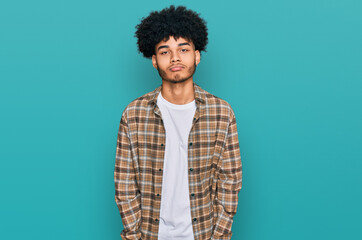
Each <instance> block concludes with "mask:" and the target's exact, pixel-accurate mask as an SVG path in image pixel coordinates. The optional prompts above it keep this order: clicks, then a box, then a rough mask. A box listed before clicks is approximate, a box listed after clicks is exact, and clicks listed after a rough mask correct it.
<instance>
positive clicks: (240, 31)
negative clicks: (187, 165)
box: [0, 0, 362, 240]
mask: <svg viewBox="0 0 362 240" xmlns="http://www.w3.org/2000/svg"><path fill="white" fill-rule="evenodd" d="M171 3H173V4H176V5H181V4H182V5H186V6H187V7H189V8H191V9H193V10H195V11H197V12H200V13H201V16H202V17H204V18H205V19H206V20H207V22H208V28H209V45H208V48H207V49H208V52H206V53H203V54H202V60H201V64H200V65H199V67H198V69H197V73H196V75H195V77H194V79H195V82H197V83H198V84H199V85H200V86H201V87H202V88H204V89H205V90H207V91H209V92H211V93H213V94H215V95H216V96H219V97H221V98H223V99H225V100H227V101H228V102H229V103H230V104H231V105H232V107H233V109H234V111H235V113H236V117H237V124H238V130H239V140H240V147H241V152H242V163H243V188H242V190H241V192H240V194H239V197H240V200H239V207H238V212H237V214H236V216H235V219H234V225H233V228H232V230H233V238H232V239H240V240H241V239H245V240H264V239H265V240H270V239H277V240H290V239H293V240H299V239H301V240H302V239H303V240H304V239H329V240H334V239H362V234H361V227H362V221H361V217H362V206H361V202H362V188H361V181H362V176H361V169H362V150H361V147H362V126H361V122H362V107H361V106H362V94H361V93H362V71H361V69H362V59H361V56H362V44H361V43H362V31H361V29H362V14H361V13H362V2H361V1H360V0H343V1H342V0H339V1H337V0H303V1H302V0H299V1H291V0H273V1H272V0H254V1H225V2H221V1H191V0H190V1H115V0H104V1H94V0H87V1H85V0H72V1H71V0H64V1H49V0H33V1H25V0H14V1H1V3H0V79H1V82H0V106H1V108H0V115H1V118H0V119H1V124H0V132H1V134H0V144H1V145H0V146H1V148H0V149H1V150H0V158H1V162H0V164H1V165H0V189H1V198H0V238H1V239H54V240H57V239H69V240H71V239H87V240H93V239H120V236H119V234H120V232H121V230H122V223H121V217H120V215H119V212H118V209H117V206H116V204H115V201H114V185H113V170H114V162H115V151H116V138H117V131H118V124H119V121H120V117H121V114H122V111H123V109H124V108H125V107H126V105H127V104H128V103H129V102H130V101H131V100H133V99H135V98H136V97H139V96H141V95H143V94H145V93H147V92H149V91H152V90H153V89H154V88H156V87H157V86H159V85H160V84H161V81H160V78H159V76H158V73H157V72H156V71H155V70H154V69H153V67H152V65H151V62H150V60H148V59H144V58H143V57H142V56H141V54H138V53H137V48H136V39H135V38H134V31H135V28H134V27H135V25H136V24H138V23H139V21H140V19H141V18H142V17H143V16H146V15H148V13H149V12H150V11H151V10H160V9H162V8H164V7H166V6H169V5H170V4H171Z"/></svg>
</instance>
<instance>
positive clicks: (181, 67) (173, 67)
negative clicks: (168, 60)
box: [169, 65, 184, 72]
mask: <svg viewBox="0 0 362 240" xmlns="http://www.w3.org/2000/svg"><path fill="white" fill-rule="evenodd" d="M183 68H184V67H183V66H181V65H174V66H171V67H170V68H169V69H170V70H171V71H172V72H177V71H181V70H182V69H183Z"/></svg>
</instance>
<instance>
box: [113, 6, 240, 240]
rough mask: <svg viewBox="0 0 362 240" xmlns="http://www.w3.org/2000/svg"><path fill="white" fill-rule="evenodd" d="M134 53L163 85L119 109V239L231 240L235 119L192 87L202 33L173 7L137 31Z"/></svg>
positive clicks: (195, 19)
mask: <svg viewBox="0 0 362 240" xmlns="http://www.w3.org/2000/svg"><path fill="white" fill-rule="evenodd" d="M136 28H137V31H136V37H137V38H138V42H137V44H138V48H139V51H140V52H142V53H143V55H144V56H145V57H147V58H152V64H153V66H154V67H155V68H156V69H157V70H158V72H159V75H160V77H161V79H162V85H161V86H160V87H158V88H156V89H155V90H154V91H152V92H149V93H147V94H145V95H143V96H141V97H139V98H137V99H135V100H134V101H132V102H131V103H130V104H129V105H128V106H127V107H126V108H125V110H124V112H123V115H122V118H121V121H120V127H119V132H118V139H117V152H116V165H115V173H114V178H115V187H116V195H115V199H116V202H117V205H118V208H119V211H120V213H121V217H122V222H123V226H124V229H123V231H122V233H121V237H122V239H134V240H136V239H137V240H138V239H143V240H209V239H215V240H216V239H230V238H231V235H232V232H231V226H232V223H233V216H234V215H235V213H236V209H237V204H238V193H239V191H240V189H241V186H242V171H241V170H242V169H241V159H240V151H239V143H238V135H237V129H236V121H235V115H234V112H233V110H232V108H231V107H230V105H229V104H228V103H227V102H226V101H224V100H222V99H220V98H218V97H215V96H214V95H212V94H210V93H208V92H206V91H205V90H203V89H201V88H200V87H199V86H198V85H196V84H195V83H194V82H193V74H194V72H195V70H196V66H197V65H198V64H199V63H200V57H201V56H200V51H203V50H205V48H206V44H207V28H206V23H205V21H204V20H203V19H202V18H200V17H199V14H197V13H195V12H193V11H191V10H187V9H186V8H185V7H177V8H175V7H174V6H170V7H169V8H166V9H163V10H162V11H160V12H151V14H150V15H149V16H148V17H147V18H143V19H142V21H141V23H140V24H139V25H137V27H136Z"/></svg>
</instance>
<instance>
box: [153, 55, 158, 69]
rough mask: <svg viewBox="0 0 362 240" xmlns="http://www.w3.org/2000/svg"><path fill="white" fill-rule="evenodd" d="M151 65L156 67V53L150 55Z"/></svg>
mask: <svg viewBox="0 0 362 240" xmlns="http://www.w3.org/2000/svg"><path fill="white" fill-rule="evenodd" d="M152 65H153V67H154V68H156V69H157V67H158V66H157V59H156V55H152Z"/></svg>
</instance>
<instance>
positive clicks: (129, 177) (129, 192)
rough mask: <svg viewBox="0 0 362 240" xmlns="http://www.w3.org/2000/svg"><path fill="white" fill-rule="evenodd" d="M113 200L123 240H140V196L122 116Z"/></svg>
mask: <svg viewBox="0 0 362 240" xmlns="http://www.w3.org/2000/svg"><path fill="white" fill-rule="evenodd" d="M114 182H115V189H116V191H115V199H116V203H117V206H118V209H119V212H120V214H121V218H122V222H123V231H122V232H121V237H122V239H123V240H131V239H132V240H138V239H141V232H140V231H139V229H140V225H141V194H140V191H139V189H138V186H137V181H136V174H135V169H134V167H133V159H132V149H131V143H130V136H129V127H128V124H127V121H126V118H125V116H124V115H122V118H121V122H120V126H119V131H118V137H117V152H116V164H115V170H114Z"/></svg>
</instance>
